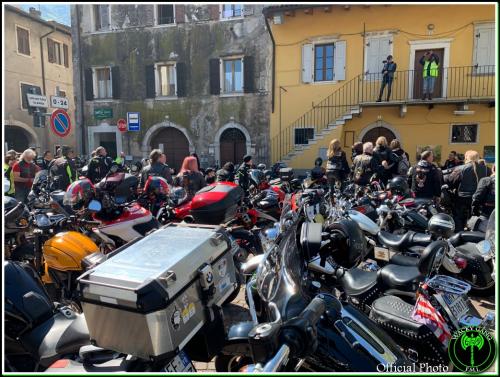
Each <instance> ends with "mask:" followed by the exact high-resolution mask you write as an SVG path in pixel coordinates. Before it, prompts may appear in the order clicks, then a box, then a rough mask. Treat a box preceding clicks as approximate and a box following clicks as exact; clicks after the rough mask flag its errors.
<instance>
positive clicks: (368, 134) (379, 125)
mask: <svg viewBox="0 0 500 377" xmlns="http://www.w3.org/2000/svg"><path fill="white" fill-rule="evenodd" d="M392 135H393V136H392ZM374 136H377V137H378V136H386V138H387V142H388V143H390V142H391V140H392V139H398V140H399V141H400V142H401V143H403V141H402V140H401V136H400V134H399V132H398V131H397V130H396V129H395V128H394V127H392V126H391V125H390V124H389V123H386V122H383V121H377V122H374V123H371V124H369V125H368V126H366V127H365V128H363V129H362V130H361V132H360V133H359V137H358V140H360V141H362V142H363V143H365V142H367V141H372V142H373V145H375V142H374V141H373V140H368V139H367V138H372V137H374ZM375 139H376V137H375ZM389 139H390V140H389Z"/></svg>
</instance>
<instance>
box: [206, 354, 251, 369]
mask: <svg viewBox="0 0 500 377" xmlns="http://www.w3.org/2000/svg"><path fill="white" fill-rule="evenodd" d="M249 364H253V360H252V358H251V357H249V356H239V355H225V354H222V353H221V354H218V355H217V356H216V357H215V370H216V371H217V372H239V371H240V369H241V368H242V367H244V366H245V365H249Z"/></svg>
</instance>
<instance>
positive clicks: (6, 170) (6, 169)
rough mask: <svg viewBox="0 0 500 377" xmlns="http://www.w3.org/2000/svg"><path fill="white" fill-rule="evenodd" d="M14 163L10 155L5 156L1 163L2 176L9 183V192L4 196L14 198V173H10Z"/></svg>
mask: <svg viewBox="0 0 500 377" xmlns="http://www.w3.org/2000/svg"><path fill="white" fill-rule="evenodd" d="M15 163H16V157H15V155H14V157H13V156H12V155H9V154H8V155H6V156H5V158H4V163H3V174H4V176H5V178H7V179H8V180H9V182H10V188H9V191H8V192H6V193H5V194H6V195H8V196H12V197H14V196H15V194H16V186H15V185H14V172H13V171H12V167H13V166H14V164H15Z"/></svg>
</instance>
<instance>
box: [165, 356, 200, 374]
mask: <svg viewBox="0 0 500 377" xmlns="http://www.w3.org/2000/svg"><path fill="white" fill-rule="evenodd" d="M163 371H164V372H170V373H175V372H177V373H180V372H196V369H195V368H194V365H193V363H192V362H191V360H190V359H189V356H188V355H186V353H185V352H184V351H181V352H179V353H178V354H177V355H176V356H175V357H174V358H173V359H172V360H171V361H170V362H169V363H168V364H167V365H165V367H164V368H163Z"/></svg>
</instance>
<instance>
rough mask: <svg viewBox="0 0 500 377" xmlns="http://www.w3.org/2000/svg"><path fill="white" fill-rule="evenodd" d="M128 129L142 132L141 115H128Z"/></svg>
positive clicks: (134, 113)
mask: <svg viewBox="0 0 500 377" xmlns="http://www.w3.org/2000/svg"><path fill="white" fill-rule="evenodd" d="M127 129H128V130H129V131H140V130H141V113H136V112H133V113H127Z"/></svg>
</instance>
